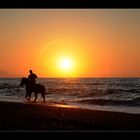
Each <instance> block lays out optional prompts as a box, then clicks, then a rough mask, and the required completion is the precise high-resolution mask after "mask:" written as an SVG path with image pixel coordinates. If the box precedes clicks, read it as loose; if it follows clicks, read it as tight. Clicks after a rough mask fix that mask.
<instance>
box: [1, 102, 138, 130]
mask: <svg viewBox="0 0 140 140" xmlns="http://www.w3.org/2000/svg"><path fill="white" fill-rule="evenodd" d="M128 130H130V131H137V130H138V131H139V130H140V114H128V113H117V112H109V111H97V110H88V109H79V108H65V107H55V106H49V105H47V104H46V105H39V104H33V103H32V104H26V103H13V102H2V101H1V102H0V131H128Z"/></svg>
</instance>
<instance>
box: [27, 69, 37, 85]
mask: <svg viewBox="0 0 140 140" xmlns="http://www.w3.org/2000/svg"><path fill="white" fill-rule="evenodd" d="M29 72H30V75H29V76H28V79H29V81H30V84H31V85H32V86H34V85H35V79H36V78H37V75H36V74H34V73H33V71H32V70H29Z"/></svg>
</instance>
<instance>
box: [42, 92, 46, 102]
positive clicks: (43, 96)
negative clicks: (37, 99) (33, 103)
mask: <svg viewBox="0 0 140 140" xmlns="http://www.w3.org/2000/svg"><path fill="white" fill-rule="evenodd" d="M42 98H43V100H44V102H46V101H45V93H42Z"/></svg>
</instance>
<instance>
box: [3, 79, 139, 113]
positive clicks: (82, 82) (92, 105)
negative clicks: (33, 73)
mask: <svg viewBox="0 0 140 140" xmlns="http://www.w3.org/2000/svg"><path fill="white" fill-rule="evenodd" d="M20 81H21V79H20V78H0V101H7V102H23V103H26V99H25V87H20ZM37 83H40V84H42V85H44V86H45V88H46V104H49V105H56V106H64V107H71V106H72V107H78V108H83V109H91V110H106V111H115V112H126V113H133V114H140V78H38V79H37ZM33 98H34V94H32V99H31V100H33ZM37 103H38V104H43V100H42V98H41V95H38V99H37Z"/></svg>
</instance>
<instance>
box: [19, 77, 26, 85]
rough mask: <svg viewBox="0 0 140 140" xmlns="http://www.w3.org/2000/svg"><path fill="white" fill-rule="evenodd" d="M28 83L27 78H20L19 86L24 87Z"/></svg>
mask: <svg viewBox="0 0 140 140" xmlns="http://www.w3.org/2000/svg"><path fill="white" fill-rule="evenodd" d="M27 83H28V79H27V78H21V82H20V86H23V85H26V84H27Z"/></svg>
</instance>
